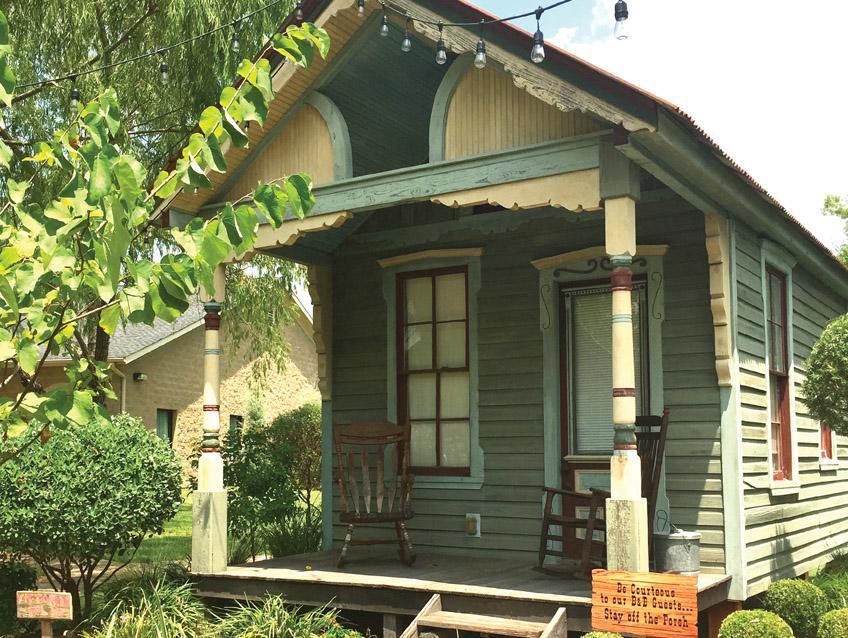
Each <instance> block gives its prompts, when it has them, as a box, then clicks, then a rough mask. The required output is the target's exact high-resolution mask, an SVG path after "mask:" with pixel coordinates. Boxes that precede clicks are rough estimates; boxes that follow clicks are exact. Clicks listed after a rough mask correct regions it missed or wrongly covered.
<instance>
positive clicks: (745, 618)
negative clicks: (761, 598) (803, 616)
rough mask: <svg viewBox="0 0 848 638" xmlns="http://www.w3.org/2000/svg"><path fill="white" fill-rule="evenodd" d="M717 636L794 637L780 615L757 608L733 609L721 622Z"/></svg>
mask: <svg viewBox="0 0 848 638" xmlns="http://www.w3.org/2000/svg"><path fill="white" fill-rule="evenodd" d="M718 638H794V635H793V634H792V629H791V628H790V627H789V625H787V624H786V622H785V621H784V620H783V619H781V618H780V616H778V615H777V614H773V613H772V612H770V611H764V610H762V609H757V610H753V611H734V612H733V613H732V614H730V615H729V616H728V617H727V618H725V619H724V621H723V622H722V623H721V627H719V630H718Z"/></svg>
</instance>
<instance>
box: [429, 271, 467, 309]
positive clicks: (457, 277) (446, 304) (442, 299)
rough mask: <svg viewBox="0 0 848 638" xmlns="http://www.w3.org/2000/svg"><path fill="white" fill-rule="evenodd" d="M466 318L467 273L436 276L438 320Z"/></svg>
mask: <svg viewBox="0 0 848 638" xmlns="http://www.w3.org/2000/svg"><path fill="white" fill-rule="evenodd" d="M453 319H465V273H456V274H453V275H441V276H439V277H436V320H437V321H450V320H453Z"/></svg>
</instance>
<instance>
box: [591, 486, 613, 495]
mask: <svg viewBox="0 0 848 638" xmlns="http://www.w3.org/2000/svg"><path fill="white" fill-rule="evenodd" d="M589 492H590V493H591V494H592V496H599V497H601V498H610V497H611V496H612V494H610V493H609V492H607V491H606V490H602V489H599V488H597V487H590V488H589Z"/></svg>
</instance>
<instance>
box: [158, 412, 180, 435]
mask: <svg viewBox="0 0 848 638" xmlns="http://www.w3.org/2000/svg"><path fill="white" fill-rule="evenodd" d="M176 416H177V413H176V411H175V410H162V409H158V410H156V435H157V436H158V437H159V438H161V439H165V440H166V441H168V442H169V443H173V442H174V423H175V422H176Z"/></svg>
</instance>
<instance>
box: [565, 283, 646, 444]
mask: <svg viewBox="0 0 848 638" xmlns="http://www.w3.org/2000/svg"><path fill="white" fill-rule="evenodd" d="M645 296H646V291H645V285H644V283H634V287H633V292H632V300H633V306H632V307H633V353H634V357H635V359H634V364H635V373H636V376H635V380H636V411H637V414H648V413H649V406H650V403H649V400H648V394H649V393H648V388H647V379H648V371H647V363H648V361H647V359H648V358H647V348H646V346H645V340H646V339H647V325H646V320H647V318H646V316H645V306H646V299H645ZM563 304H564V309H563V312H562V317H563V320H564V323H563V327H562V335H563V339H562V345H563V348H564V350H563V353H562V361H564V362H565V365H566V366H567V368H566V370H565V371H564V372H565V374H564V380H565V387H564V388H563V392H562V405H563V407H564V408H565V411H566V414H565V415H564V417H565V421H566V422H567V423H568V424H569V428H568V439H569V447H568V453H569V454H574V455H601V456H608V455H609V454H610V453H611V452H612V449H613V435H614V430H613V427H612V422H613V421H612V400H611V397H612V293H611V290H610V288H609V286H606V285H605V286H595V287H587V288H563Z"/></svg>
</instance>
